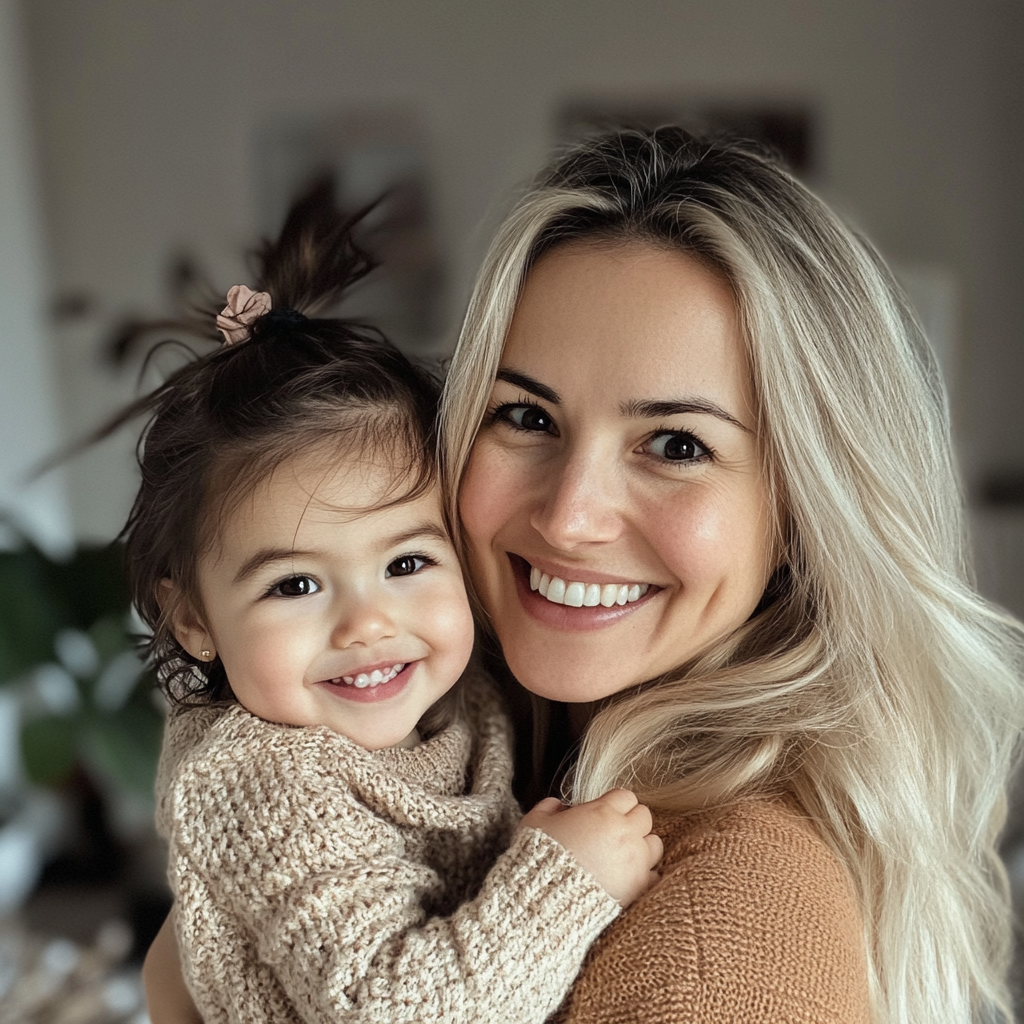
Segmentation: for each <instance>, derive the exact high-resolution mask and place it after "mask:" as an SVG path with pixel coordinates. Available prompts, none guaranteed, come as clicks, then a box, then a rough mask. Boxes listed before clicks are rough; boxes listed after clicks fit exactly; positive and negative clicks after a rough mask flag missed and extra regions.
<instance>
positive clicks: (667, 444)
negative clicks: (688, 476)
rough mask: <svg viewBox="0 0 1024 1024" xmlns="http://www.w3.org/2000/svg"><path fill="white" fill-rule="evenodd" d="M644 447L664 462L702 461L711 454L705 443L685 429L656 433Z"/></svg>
mask: <svg viewBox="0 0 1024 1024" xmlns="http://www.w3.org/2000/svg"><path fill="white" fill-rule="evenodd" d="M644 447H645V449H646V450H647V452H648V453H649V454H651V455H654V456H655V457H656V458H659V459H664V460H665V461H666V462H703V461H705V460H706V459H709V458H710V457H711V456H712V454H713V453H712V451H711V449H710V448H709V447H708V446H707V445H706V444H704V443H703V442H701V441H699V440H698V439H697V438H696V437H695V436H694V435H693V434H690V433H687V432H685V431H664V432H661V433H657V434H655V435H654V436H653V437H652V438H651V439H650V440H649V441H648V442H647V443H646V445H645V446H644Z"/></svg>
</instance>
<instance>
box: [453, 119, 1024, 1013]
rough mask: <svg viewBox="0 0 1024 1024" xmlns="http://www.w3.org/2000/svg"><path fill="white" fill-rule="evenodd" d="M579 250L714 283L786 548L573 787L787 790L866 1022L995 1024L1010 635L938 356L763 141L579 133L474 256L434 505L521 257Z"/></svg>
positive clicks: (468, 421) (890, 284)
mask: <svg viewBox="0 0 1024 1024" xmlns="http://www.w3.org/2000/svg"><path fill="white" fill-rule="evenodd" d="M595 238H601V239H605V240H614V239H616V238H620V239H623V240H630V241H637V240H639V241H645V240H646V241H650V242H651V243H652V244H655V245H658V246H664V245H671V246H674V247H676V248H678V249H680V250H682V251H684V252H687V253H690V254H692V255H694V256H695V257H696V258H698V259H701V260H702V261H704V262H705V263H706V264H708V265H711V266H713V267H715V268H717V269H718V270H719V272H720V273H722V274H723V275H724V276H725V277H726V278H727V279H728V281H729V282H730V283H731V285H732V288H733V291H734V294H735V297H736V303H737V307H738V309H739V312H740V316H741V322H742V324H743V327H744V332H745V337H746V343H747V346H748V358H749V363H750V367H751V372H752V374H753V380H754V388H755V393H756V395H757V401H758V405H759V408H758V419H759V423H758V427H759V435H760V437H761V438H762V448H763V458H764V463H765V472H766V476H767V480H768V482H769V487H770V490H771V492H772V495H773V497H774V498H775V499H776V500H777V502H778V505H779V507H780V508H782V509H783V510H784V514H783V515H782V516H781V521H780V527H779V528H780V531H781V533H782V538H781V543H782V545H783V550H784V556H785V557H784V563H783V568H782V569H781V570H780V571H779V572H778V573H776V575H775V577H774V579H773V582H772V584H771V585H770V587H769V592H768V594H766V598H765V600H764V601H763V602H762V605H761V607H760V608H759V609H758V611H757V612H755V614H754V615H753V616H752V617H751V619H750V620H749V621H748V622H747V623H746V624H744V626H743V627H741V628H740V629H739V630H738V631H736V633H734V634H733V635H732V636H730V637H728V638H727V639H725V640H723V641H721V642H720V643H718V644H717V645H715V646H714V647H713V648H712V649H710V650H707V651H705V652H703V653H702V654H701V655H700V656H699V657H698V658H696V659H694V660H692V661H691V662H690V663H688V664H685V665H682V666H680V667H679V668H678V669H677V670H676V671H674V672H672V673H669V674H667V675H666V676H664V677H662V678H660V679H658V680H654V681H652V682H650V683H648V684H645V685H643V686H641V687H638V688H636V689H635V690H631V691H629V692H627V693H625V694H622V695H619V696H618V697H617V698H616V699H613V700H611V701H609V702H608V703H607V705H606V706H605V707H604V708H603V709H602V710H601V711H600V712H599V713H598V714H597V715H596V716H595V718H594V719H593V720H592V721H591V723H590V725H589V726H588V729H587V732H586V735H585V738H584V740H583V744H582V749H581V751H580V754H579V760H578V762H577V767H576V771H575V774H574V777H573V779H574V781H573V784H572V785H573V793H572V796H573V797H574V798H575V799H578V800H585V799H589V798H591V797H593V796H595V795H598V794H600V793H601V792H603V791H605V790H606V789H608V788H610V787H611V786H613V785H626V786H629V787H631V788H633V789H636V790H637V791H638V792H639V793H640V794H641V797H642V799H644V800H645V801H647V802H648V803H650V804H651V805H652V806H654V807H656V808H661V809H668V810H672V809H675V810H679V809H686V808H691V807H694V806H701V805H705V804H709V803H719V802H724V801H728V800H734V799H737V798H741V797H745V796H752V795H759V794H766V793H777V792H780V791H785V792H788V793H791V794H793V795H795V797H796V798H797V799H798V800H799V802H800V803H801V805H802V807H803V808H804V809H805V811H806V812H807V813H808V814H809V815H811V816H812V817H813V818H814V819H815V820H816V822H817V823H818V826H819V828H820V830H821V832H822V835H823V836H824V838H825V840H826V841H827V842H828V843H830V845H831V846H832V847H833V849H834V850H835V851H836V852H837V854H838V855H839V856H840V858H841V859H842V861H843V862H844V863H845V864H846V866H847V869H848V871H849V873H850V875H851V878H852V879H853V882H854V885H855V887H856V891H857V892H858V894H859V897H860V899H861V903H862V907H863V910H864V919H865V928H866V946H867V951H868V960H869V977H870V981H871V985H872V996H873V1002H874V1006H875V1016H876V1019H877V1021H878V1022H880V1024H883V1022H884V1024H895V1022H900V1024H910V1022H915V1024H916V1022H920V1024H925V1022H927V1024H935V1022H939V1021H942V1022H943V1024H953V1022H963V1024H966V1022H968V1021H972V1020H979V1019H984V1020H986V1021H989V1020H994V1019H997V1016H993V1015H998V1014H999V1013H1002V1014H1004V1015H1005V1017H1006V1019H1007V1020H1009V1019H1011V1018H1012V1014H1011V1011H1010V1009H1009V999H1008V996H1007V991H1006V986H1005V980H1004V979H1005V972H1006V968H1007V965H1008V961H1009V955H1010V925H1009V921H1010V918H1009V907H1008V895H1007V886H1006V880H1005V873H1004V871H1003V868H1002V865H1001V863H1000V861H999V858H998V855H997V853H996V840H997V837H998V834H999V831H1000V829H1001V827H1002V824H1003V821H1004V817H1005V799H1004V790H1005V783H1006V779H1007V776H1008V773H1009V771H1010V769H1011V766H1012V764H1013V761H1014V757H1015V753H1016V749H1017V741H1018V735H1019V731H1020V727H1021V724H1022V719H1024V711H1022V698H1021V680H1022V675H1024V657H1022V649H1024V643H1022V629H1021V626H1020V624H1019V623H1017V622H1016V621H1015V620H1013V619H1012V618H1010V617H1009V616H1007V615H1006V614H1004V613H1002V612H1001V611H999V610H997V609H995V608H993V607H992V606H990V605H988V604H987V603H986V602H985V601H984V600H982V599H981V598H980V597H979V596H978V595H977V593H976V592H975V590H974V589H973V586H972V581H971V573H970V566H969V558H968V554H967V549H966V541H965V528H964V523H963V516H962V508H961V504H962V501H961V495H960V491H959V487H958V483H957V478H956V474H955V471H954V467H953V461H952V446H951V442H950V431H949V421H948V410H947V406H946V400H945V397H944V391H943V388H942V384H941V381H940V378H939V375H938V371H937V369H936V364H935V361H934V359H933V358H932V356H931V353H930V350H929V348H928V345H927V343H926V341H925V339H924V337H923V335H922V333H921V330H920V327H919V325H918V323H917V320H916V319H915V317H914V314H913V313H912V311H911V310H910V308H909V306H908V304H907V302H906V300H905V298H904V296H903V294H902V292H901V291H900V289H899V287H898V286H897V285H896V283H895V282H894V280H893V278H892V276H891V275H890V273H889V271H888V270H887V268H886V267H885V265H884V264H883V263H882V261H881V259H880V258H879V257H878V256H877V254H876V253H875V252H874V250H873V249H872V248H871V247H870V245H869V244H867V243H866V242H865V241H863V240H862V239H859V238H857V237H855V236H854V235H853V234H852V233H851V231H850V230H849V229H848V228H846V227H845V226H844V225H843V224H842V223H841V222H840V221H839V220H838V218H837V217H836V216H835V215H834V214H832V213H831V211H830V210H829V209H828V208H827V207H826V206H825V205H824V204H823V203H822V202H821V201H820V200H819V199H818V198H817V197H816V196H814V195H813V194H812V193H810V192H809V191H808V190H807V189H806V188H804V187H803V186H802V185H801V184H800V183H799V182H797V181H796V180H794V179H793V178H792V177H791V176H790V175H788V174H787V173H786V172H785V171H784V170H782V169H781V168H780V167H779V166H778V165H777V164H776V163H774V162H773V160H772V159H771V158H770V157H769V156H767V155H765V154H763V153H762V152H760V151H759V150H758V149H757V148H756V147H753V146H750V145H745V144H739V143H715V142H708V141H702V140H699V139H696V138H693V137H691V136H689V135H688V134H687V133H685V132H683V131H681V130H679V129H672V128H666V129H659V130H658V131H657V132H652V133H643V132H623V133H618V134H614V135H605V136H600V137H597V138H596V139H592V140H589V141H587V142H584V143H582V144H580V145H579V146H578V147H576V148H575V149H573V150H571V151H569V152H568V153H567V154H566V155H564V156H563V157H561V158H560V159H559V160H558V161H557V162H556V163H555V164H554V165H553V166H552V168H551V169H550V170H549V171H548V172H547V173H546V174H545V175H544V176H543V177H542V178H541V179H540V180H539V182H538V184H537V185H535V186H534V187H533V188H532V189H531V190H530V191H529V192H527V194H526V195H525V196H524V197H523V198H522V199H521V200H520V202H519V203H518V205H517V206H516V207H515V209H514V210H513V211H512V213H511V214H510V215H509V217H508V218H507V220H506V221H505V223H504V225H503V226H502V228H501V229H500V230H499V232H498V235H497V237H496V239H495V241H494V243H493V245H492V247H491V249H490V252H489V254H488V256H487V258H486V259H485V261H484V265H483V268H482V270H481V273H480V276H479V279H478V282H477V285H476V288H475V290H474V293H473V296H472V299H471V302H470V307H469V312H468V314H467V317H466V322H465V327H464V330H463V334H462V337H461V339H460V342H459V347H458V350H457V352H456V354H455V357H454V359H453V362H452V366H451V370H450V373H449V377H448V382H447V385H446V393H445V397H444V400H443V403H442V426H441V436H442V471H443V474H444V477H445V481H446V484H447V492H448V494H449V495H451V496H454V495H456V493H457V488H458V482H459V479H460V477H461V474H462V471H463V469H464V467H465V465H466V461H467V459H468V457H469V452H470V449H471V447H472V443H473V438H474V436H475V434H476V431H477V428H478V426H479V424H480V421H481V418H482V416H483V413H484V409H485V407H486V403H487V400H488V397H489V393H490V388H491V385H492V382H493V381H494V376H495V372H496V370H497V366H498V362H499V359H500V356H501V351H502V347H503V344H504V339H505V335H506V332H507V330H508V326H509V323H510V321H511V318H512V314H513V312H514V310H515V306H516V302H517V299H518V296H519V293H520V290H521V288H522V286H523V282H524V280H525V277H526V275H527V273H528V271H529V269H530V267H531V266H532V265H533V263H534V262H535V261H536V260H537V259H538V258H539V257H540V256H541V255H542V254H543V253H544V252H546V251H548V250H550V249H551V248H552V247H554V246H557V245H562V244H567V243H569V242H571V241H573V240H581V241H583V240H586V239H595ZM451 500H452V501H453V502H454V500H455V499H454V497H452V499H451ZM451 511H452V514H453V516H454V511H455V510H454V507H453V508H452V510H451Z"/></svg>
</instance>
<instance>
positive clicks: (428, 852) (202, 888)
mask: <svg viewBox="0 0 1024 1024" xmlns="http://www.w3.org/2000/svg"><path fill="white" fill-rule="evenodd" d="M466 683H467V704H468V708H469V712H468V715H467V719H466V720H464V721H458V722H456V723H454V724H453V725H451V726H450V727H449V728H447V729H445V730H443V731H442V732H440V733H438V734H437V735H435V736H433V737H431V738H430V739H428V740H427V741H426V742H424V743H422V744H420V745H419V746H417V747H414V748H411V749H400V748H391V749H387V750H380V751H367V750H364V749H362V748H361V747H358V746H357V745H356V744H354V743H352V742H351V741H349V740H347V739H346V738H345V737H343V736H339V735H337V734H335V733H333V732H331V731H329V730H328V729H326V728H308V727H307V728H297V727H292V726H282V725H274V724H271V723H268V722H265V721H262V720H261V719H259V718H256V717H254V716H253V715H251V714H249V713H248V712H247V711H245V710H244V709H243V708H241V707H238V706H232V707H228V708H223V707H206V708H197V709H190V710H186V711H179V712H177V713H175V714H173V715H172V717H171V718H170V720H169V723H168V728H167V733H166V736H165V740H164V751H163V754H162V756H161V764H160V771H159V776H158V780H157V796H158V809H157V821H158V826H159V828H160V830H161V833H162V834H163V835H164V836H165V837H166V838H167V839H168V843H169V867H168V873H169V878H170V882H171V887H172V889H173V890H174V892H175V895H176V900H177V913H176V920H177V931H178V942H179V946H180V949H181V956H182V961H183V967H184V973H185V978H186V981H187V983H188V985H189V989H190V991H191V992H192V996H193V998H194V1000H195V1003H196V1006H197V1008H198V1010H199V1012H200V1014H201V1015H202V1017H203V1020H204V1021H205V1022H206V1024H221V1022H229V1021H231V1022H234V1021H237V1022H243V1021H244V1022H246V1024H258V1022H263V1021H274V1022H282V1021H304V1022H306V1024H313V1022H317V1024H327V1022H330V1024H338V1022H339V1021H351V1022H371V1021H373V1022H375V1021H388V1022H401V1021H422V1020H444V1021H452V1022H470V1021H472V1022H479V1021H488V1022H504V1021H507V1022H513V1021H514V1022H516V1024H521V1022H530V1021H536V1022H538V1024H540V1022H541V1021H543V1020H545V1019H546V1018H547V1017H548V1016H549V1015H550V1014H551V1012H552V1011H553V1010H554V1009H555V1008H556V1007H557V1006H558V1004H559V1002H560V1001H561V1000H562V998H563V997H564V996H565V993H566V992H567V991H568V989H569V987H570V985H571V984H572V982H573V980H574V978H575V976H576V973H577V971H578V970H579V967H580V964H581V963H582V961H583V958H584V956H585V954H586V951H587V949H588V947H589V946H590V944H591V943H592V942H593V941H594V939H595V938H596V937H597V935H598V934H599V933H600V932H601V930H602V929H603V928H604V927H605V926H606V925H607V924H608V923H609V922H610V921H611V920H613V919H614V918H615V917H616V916H617V914H618V912H619V907H618V904H617V903H616V902H615V901H614V900H613V899H612V898H611V897H610V896H608V894H607V893H606V892H605V891H604V890H603V889H602V888H601V887H600V886H599V885H598V884H597V882H596V881H595V880H594V879H593V878H592V877H591V876H590V875H589V874H588V873H586V872H585V871H583V869H582V868H580V867H579V866H578V865H577V863H576V862H575V860H574V859H573V858H572V857H571V855H569V854H568V853H567V852H566V851H565V850H564V849H563V848H562V847H561V846H560V845H559V844H558V843H557V842H555V841H554V840H553V839H551V838H550V837H548V836H547V835H545V834H544V833H542V832H539V831H537V830H534V829H518V830H516V828H515V826H516V824H517V822H518V820H519V809H518V807H517V806H516V804H515V802H514V800H513V799H512V797H511V795H510V782H511V773H512V765H511V756H510V750H509V746H510V744H509V728H508V724H507V721H506V719H505V716H504V714H503V712H502V710H501V708H500V705H499V703H498V700H497V697H496V696H495V695H494V693H493V691H492V690H491V688H490V686H489V685H487V684H486V683H484V682H483V681H482V680H480V679H474V680H473V681H472V682H470V681H469V680H467V681H466ZM506 847H507V849H506ZM502 851H504V852H502Z"/></svg>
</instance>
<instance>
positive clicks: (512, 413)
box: [493, 402, 558, 434]
mask: <svg viewBox="0 0 1024 1024" xmlns="http://www.w3.org/2000/svg"><path fill="white" fill-rule="evenodd" d="M493 419H494V421H495V422H503V423H507V424H508V425H509V426H510V427H512V428H513V429H514V430H528V431H531V432H532V433H543V434H557V433H558V429H557V427H555V421H554V420H553V419H552V418H551V417H550V416H549V415H548V414H547V412H545V410H544V409H542V408H541V407H540V406H539V405H536V404H534V403H533V402H514V403H513V402H510V403H507V404H505V405H499V406H498V408H497V409H495V410H494V415H493Z"/></svg>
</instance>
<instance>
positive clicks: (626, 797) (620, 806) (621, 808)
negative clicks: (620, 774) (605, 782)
mask: <svg viewBox="0 0 1024 1024" xmlns="http://www.w3.org/2000/svg"><path fill="white" fill-rule="evenodd" d="M595 802H601V803H606V804H607V805H608V806H609V807H611V808H612V809H613V810H615V811H618V812H619V814H629V812H630V811H632V810H633V809H634V808H635V807H637V806H638V805H639V803H640V801H639V800H638V799H637V795H636V793H634V792H633V791H632V790H630V789H609V790H608V792H607V793H605V794H604V795H603V796H599V797H598V798H597V801H595Z"/></svg>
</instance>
